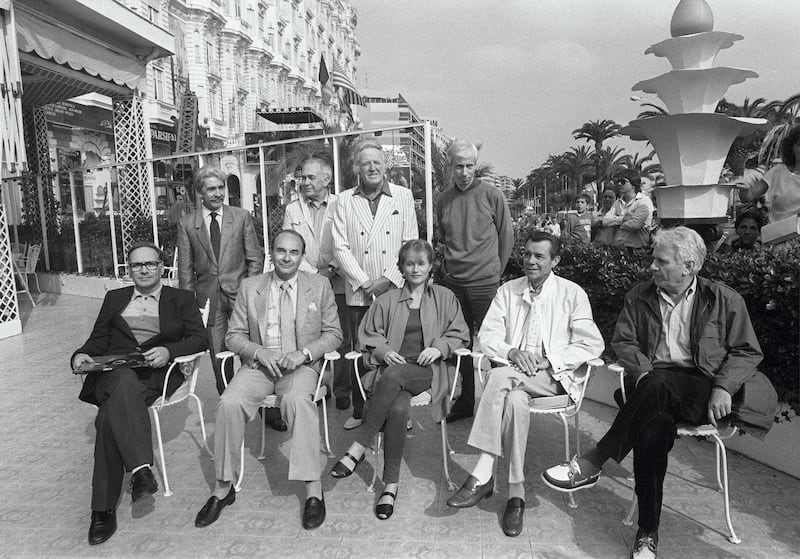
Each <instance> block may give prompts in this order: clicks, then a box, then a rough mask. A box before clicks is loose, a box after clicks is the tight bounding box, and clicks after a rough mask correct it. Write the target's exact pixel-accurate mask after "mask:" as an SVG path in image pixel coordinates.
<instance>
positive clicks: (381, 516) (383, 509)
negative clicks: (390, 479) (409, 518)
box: [375, 491, 397, 520]
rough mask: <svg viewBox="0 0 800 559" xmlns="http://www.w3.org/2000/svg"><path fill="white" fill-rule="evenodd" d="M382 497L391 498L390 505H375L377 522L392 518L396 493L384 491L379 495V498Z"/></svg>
mask: <svg viewBox="0 0 800 559" xmlns="http://www.w3.org/2000/svg"><path fill="white" fill-rule="evenodd" d="M383 497H391V498H392V504H388V503H384V504H381V505H375V516H377V517H378V520H388V519H389V517H391V516H392V514H393V513H394V501H395V499H397V493H392V492H391V491H384V492H383V493H381V498H383Z"/></svg>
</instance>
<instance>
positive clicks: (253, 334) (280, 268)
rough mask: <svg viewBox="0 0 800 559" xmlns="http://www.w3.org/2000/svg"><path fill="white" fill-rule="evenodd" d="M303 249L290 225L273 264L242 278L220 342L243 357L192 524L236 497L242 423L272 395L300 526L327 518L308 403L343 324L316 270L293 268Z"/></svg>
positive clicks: (315, 425) (211, 517)
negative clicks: (285, 434)
mask: <svg viewBox="0 0 800 559" xmlns="http://www.w3.org/2000/svg"><path fill="white" fill-rule="evenodd" d="M304 252H305V243H304V242H303V238H302V237H301V236H300V234H299V233H297V232H296V231H291V230H283V231H281V232H280V233H278V234H277V235H276V236H275V240H274V242H273V247H272V253H271V255H272V262H273V264H274V265H275V270H274V271H273V272H269V273H266V274H263V275H260V276H257V277H254V278H247V279H245V280H244V281H242V287H241V291H240V293H239V296H238V297H237V298H236V304H235V306H234V309H233V315H232V316H231V326H230V329H229V330H228V335H227V336H226V337H225V341H226V343H227V344H228V347H230V348H231V350H232V351H234V352H235V353H236V354H238V355H239V357H240V358H241V360H242V367H241V368H240V369H239V370H238V371H237V372H236V374H235V375H234V376H233V380H232V381H231V383H230V384H229V385H228V388H227V390H225V392H224V393H223V394H222V397H221V398H220V400H219V403H218V404H217V422H216V427H215V430H214V469H215V471H216V478H217V482H216V486H215V488H214V491H213V493H212V495H211V497H210V498H209V499H208V501H206V504H205V505H204V506H203V508H202V509H201V510H200V512H199V513H198V514H197V518H196V519H195V525H196V526H197V527H198V528H202V527H204V526H208V525H210V524H212V523H213V522H215V521H216V520H217V518H219V515H220V512H221V511H222V509H223V508H224V507H226V506H227V505H230V504H233V502H234V501H235V500H236V491H235V489H234V488H233V482H234V480H235V479H236V477H237V472H236V470H237V469H238V467H239V459H240V452H241V448H242V441H243V440H244V429H245V425H246V424H247V422H248V421H250V420H252V419H253V418H254V417H256V415H257V411H258V407H259V404H260V403H261V402H262V401H263V400H264V398H266V397H267V396H269V395H270V394H275V395H277V396H278V397H279V398H280V407H281V413H282V415H283V416H284V417H285V418H286V421H287V423H288V424H289V429H290V431H291V436H292V437H291V441H290V443H289V445H290V446H289V479H290V480H296V481H303V482H305V486H306V501H305V506H304V508H303V528H305V529H306V530H310V529H312V528H316V527H318V526H319V525H321V524H322V522H323V521H324V520H325V498H324V496H323V494H322V483H321V482H320V475H321V472H322V464H321V462H320V460H323V461H324V460H325V458H324V456H321V453H320V439H319V412H318V411H317V405H316V404H315V403H314V400H313V395H314V391H315V389H316V385H317V380H318V378H319V374H320V368H321V366H322V363H323V356H324V355H325V353H327V352H329V351H334V350H335V349H336V348H338V347H339V344H341V342H342V330H341V328H340V327H339V318H338V316H337V313H336V303H335V301H334V298H333V290H332V289H331V285H330V282H329V281H328V280H327V279H325V278H323V277H321V276H320V275H319V274H310V273H308V272H299V271H298V268H299V267H300V262H301V261H302V259H303V253H304Z"/></svg>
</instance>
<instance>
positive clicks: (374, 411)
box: [356, 363, 433, 483]
mask: <svg viewBox="0 0 800 559" xmlns="http://www.w3.org/2000/svg"><path fill="white" fill-rule="evenodd" d="M432 379H433V370H432V369H431V367H430V366H428V367H420V366H419V365H415V364H412V363H406V364H404V365H391V366H389V367H386V370H384V371H383V373H382V374H381V376H380V378H379V379H378V382H377V384H376V386H375V391H374V392H373V394H372V397H371V398H370V399H369V400H368V401H367V405H366V406H365V413H364V424H363V425H362V426H361V429H360V430H359V432H358V434H357V435H356V442H358V443H360V444H362V445H364V446H370V445H372V443H373V441H374V439H375V436H376V435H377V434H378V431H380V430H381V428H383V481H384V483H397V482H398V481H399V480H400V461H401V460H402V458H403V449H404V448H405V446H406V423H407V422H408V412H409V409H410V408H411V398H412V397H414V396H416V395H418V394H421V393H422V392H424V391H426V390H428V389H429V388H430V387H431V380H432Z"/></svg>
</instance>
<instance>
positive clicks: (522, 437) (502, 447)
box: [467, 367, 565, 483]
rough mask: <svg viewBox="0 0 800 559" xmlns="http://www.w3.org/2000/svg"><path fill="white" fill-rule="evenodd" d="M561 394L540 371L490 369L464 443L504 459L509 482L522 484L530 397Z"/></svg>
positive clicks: (562, 391)
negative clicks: (529, 372) (532, 374)
mask: <svg viewBox="0 0 800 559" xmlns="http://www.w3.org/2000/svg"><path fill="white" fill-rule="evenodd" d="M564 393H565V392H564V389H563V387H562V386H561V385H560V384H559V383H558V382H556V381H554V380H553V377H551V376H550V374H549V372H545V371H539V373H538V374H536V375H534V376H532V377H529V376H527V375H526V374H525V373H521V372H519V371H517V370H516V369H514V368H512V367H498V368H496V369H492V370H491V371H490V372H489V380H488V382H487V383H486V386H485V387H484V388H483V397H482V398H481V402H480V404H479V405H478V411H476V412H475V419H474V420H473V422H472V430H471V431H470V433H469V440H468V441H467V443H468V444H469V445H470V446H472V447H475V448H477V449H478V450H481V451H483V452H486V453H488V454H492V455H494V456H505V457H506V458H507V459H508V482H509V483H522V482H523V481H525V474H524V471H523V470H524V468H525V449H526V447H527V444H528V431H529V429H530V422H531V412H530V405H529V403H528V401H529V399H530V398H532V397H533V398H535V397H537V396H555V395H557V394H564Z"/></svg>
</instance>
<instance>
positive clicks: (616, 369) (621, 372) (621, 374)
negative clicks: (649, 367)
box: [608, 363, 628, 404]
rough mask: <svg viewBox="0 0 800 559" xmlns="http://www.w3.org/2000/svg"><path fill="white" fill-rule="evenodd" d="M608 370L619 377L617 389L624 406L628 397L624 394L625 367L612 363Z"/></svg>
mask: <svg viewBox="0 0 800 559" xmlns="http://www.w3.org/2000/svg"><path fill="white" fill-rule="evenodd" d="M608 370H609V371H611V372H612V373H617V375H619V389H620V391H621V392H622V403H623V404H624V403H625V402H627V401H628V395H627V394H625V367H623V366H622V365H620V364H619V363H612V364H611V365H609V366H608Z"/></svg>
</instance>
